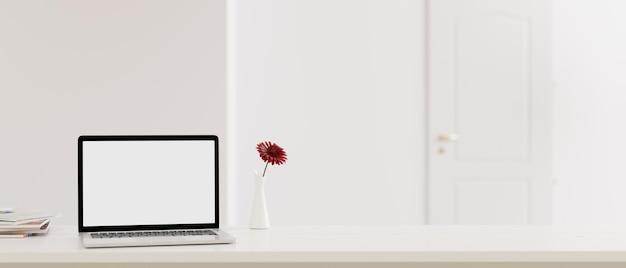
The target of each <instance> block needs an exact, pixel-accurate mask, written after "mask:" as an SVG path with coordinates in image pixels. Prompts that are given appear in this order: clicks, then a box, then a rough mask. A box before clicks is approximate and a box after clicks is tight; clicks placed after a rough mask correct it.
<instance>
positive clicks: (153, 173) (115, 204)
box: [78, 135, 235, 248]
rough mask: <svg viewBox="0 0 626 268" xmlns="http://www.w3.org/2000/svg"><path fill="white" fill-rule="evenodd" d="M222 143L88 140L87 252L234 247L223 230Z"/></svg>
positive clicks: (84, 177)
mask: <svg viewBox="0 0 626 268" xmlns="http://www.w3.org/2000/svg"><path fill="white" fill-rule="evenodd" d="M218 181H219V172H218V138H217V136H214V135H187V136H80V137H79V138H78V232H79V234H80V237H81V241H82V245H83V246H84V247H86V248H93V247H126V246H157V245H190V244H219V243H233V242H234V241H235V238H234V237H233V236H231V235H229V234H228V233H226V232H224V231H222V230H220V229H219V191H218V189H219V187H218Z"/></svg>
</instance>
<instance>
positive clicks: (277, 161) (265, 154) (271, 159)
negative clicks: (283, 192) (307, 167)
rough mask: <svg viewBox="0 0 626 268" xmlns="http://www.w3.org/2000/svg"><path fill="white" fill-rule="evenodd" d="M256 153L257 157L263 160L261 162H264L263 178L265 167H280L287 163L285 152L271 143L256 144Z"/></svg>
mask: <svg viewBox="0 0 626 268" xmlns="http://www.w3.org/2000/svg"><path fill="white" fill-rule="evenodd" d="M256 151H257V152H259V156H260V157H261V159H263V162H266V164H265V169H264V170H263V177H265V171H266V170H267V165H269V164H272V165H282V164H284V163H285V162H286V161H287V153H285V150H283V148H282V147H280V146H278V144H276V143H273V142H269V141H264V142H261V143H259V144H257V145H256Z"/></svg>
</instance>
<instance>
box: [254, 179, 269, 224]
mask: <svg viewBox="0 0 626 268" xmlns="http://www.w3.org/2000/svg"><path fill="white" fill-rule="evenodd" d="M265 180H266V178H264V177H263V176H262V175H261V174H259V173H258V172H257V171H255V172H254V181H255V187H254V201H253V203H252V214H251V215H250V229H268V228H270V218H269V216H268V215H267V205H266V204H265Z"/></svg>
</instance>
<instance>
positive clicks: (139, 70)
mask: <svg viewBox="0 0 626 268" xmlns="http://www.w3.org/2000/svg"><path fill="white" fill-rule="evenodd" d="M225 12H226V3H225V1H222V0H215V1H194V0H186V1H155V0H130V1H128V0H124V1H108V0H102V1H72V0H55V1H45V0H41V1H39V0H24V1H0V33H1V34H0V122H1V124H2V128H1V129H2V131H1V132H0V189H2V190H1V192H2V193H1V194H0V207H4V206H13V207H15V208H16V209H23V210H47V211H58V212H61V213H62V214H63V217H61V218H58V219H57V220H56V221H57V222H58V223H62V224H76V222H77V220H76V217H77V212H76V209H77V195H76V188H77V182H76V181H77V171H76V163H77V160H76V157H77V155H76V147H77V145H76V140H77V137H78V136H79V135H82V134H208V133H210V134H217V135H220V136H221V137H223V138H224V140H226V139H225V136H226V114H225V113H226V102H225V99H226V78H225V77H226V55H225V53H226V25H225V23H226V20H225ZM223 144H224V143H223ZM222 149H224V151H223V152H225V151H226V150H227V149H225V148H224V147H222ZM224 155H225V154H224ZM223 166H224V167H223V168H222V169H221V170H223V171H225V170H226V168H225V165H223ZM224 173H225V172H224ZM224 173H223V174H224ZM224 175H225V174H224ZM223 178H224V177H223ZM114 197H115V193H111V198H114Z"/></svg>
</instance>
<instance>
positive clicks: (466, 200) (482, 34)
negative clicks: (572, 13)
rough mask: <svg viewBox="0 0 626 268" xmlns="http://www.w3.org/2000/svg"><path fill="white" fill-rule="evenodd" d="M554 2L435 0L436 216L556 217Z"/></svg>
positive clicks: (465, 220) (437, 220)
mask: <svg viewBox="0 0 626 268" xmlns="http://www.w3.org/2000/svg"><path fill="white" fill-rule="evenodd" d="M550 5H551V4H550V1H547V0H431V1H429V2H428V11H427V12H428V37H427V38H428V40H427V42H428V48H427V50H428V72H427V79H428V121H429V122H428V147H429V148H428V160H429V163H428V169H429V170H428V215H427V217H428V223H430V224H543V223H549V222H550V217H551V203H552V202H551V192H552V191H551V187H552V182H551V155H550V154H551V149H550V146H551V93H550V91H551V81H552V80H551V74H550V69H551V64H550V12H551V10H550Z"/></svg>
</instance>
